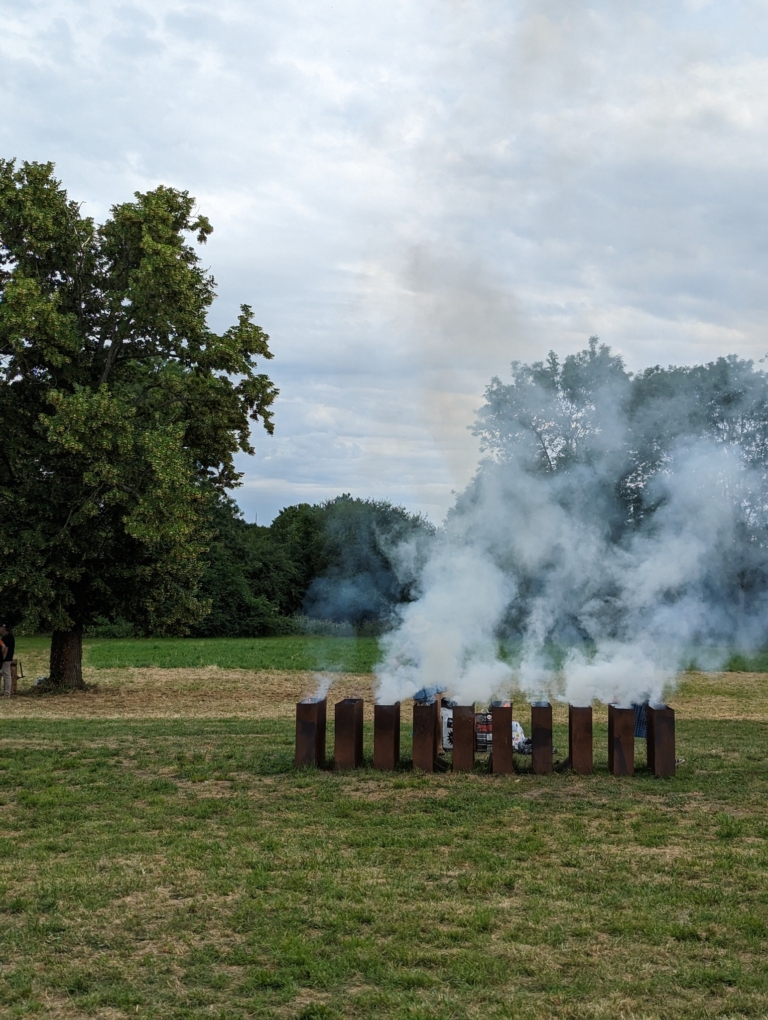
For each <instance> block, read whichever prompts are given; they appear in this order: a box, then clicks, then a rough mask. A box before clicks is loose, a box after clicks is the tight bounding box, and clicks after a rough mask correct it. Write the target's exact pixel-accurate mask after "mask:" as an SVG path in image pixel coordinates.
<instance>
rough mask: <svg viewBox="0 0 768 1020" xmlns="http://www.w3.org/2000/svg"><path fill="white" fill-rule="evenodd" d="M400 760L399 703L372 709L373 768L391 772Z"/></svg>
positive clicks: (376, 706) (377, 706) (375, 706)
mask: <svg viewBox="0 0 768 1020" xmlns="http://www.w3.org/2000/svg"><path fill="white" fill-rule="evenodd" d="M399 760H400V702H399V701H396V702H395V703H394V705H374V707H373V767H374V768H375V769H384V770H386V771H389V772H391V771H392V770H393V769H395V768H397V763H398V761H399Z"/></svg>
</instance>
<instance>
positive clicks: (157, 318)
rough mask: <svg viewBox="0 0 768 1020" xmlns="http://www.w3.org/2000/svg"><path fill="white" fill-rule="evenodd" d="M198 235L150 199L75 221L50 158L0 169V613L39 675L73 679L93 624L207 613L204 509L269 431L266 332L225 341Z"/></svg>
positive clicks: (179, 204)
mask: <svg viewBox="0 0 768 1020" xmlns="http://www.w3.org/2000/svg"><path fill="white" fill-rule="evenodd" d="M211 231H212V227H211V225H210V223H209V222H208V220H207V219H206V218H205V216H203V215H201V214H199V213H197V212H196V210H195V202H194V199H193V198H192V197H191V196H190V195H189V194H188V193H187V192H186V191H178V190H176V189H174V188H169V187H159V188H156V189H155V190H154V191H150V192H147V193H138V192H137V193H136V195H135V196H134V201H132V202H124V203H121V204H118V205H115V206H113V207H112V209H111V214H110V216H109V218H108V219H107V220H106V221H105V222H104V223H102V224H100V225H98V224H96V223H94V221H93V220H92V219H91V218H90V217H87V216H84V215H82V213H81V209H80V206H79V205H78V204H77V203H76V202H74V201H72V200H71V199H70V198H69V197H68V195H67V193H66V191H65V190H64V189H63V188H62V187H61V185H60V183H59V182H58V181H57V180H56V178H55V176H54V167H53V165H52V164H50V163H46V164H39V163H22V164H21V166H19V167H17V166H16V163H15V161H12V160H11V161H5V160H2V161H0V456H1V457H2V475H1V476H0V551H1V554H2V562H0V608H1V610H2V614H3V616H9V617H11V619H15V620H16V621H23V622H24V624H25V625H26V626H27V627H30V628H32V627H39V628H42V627H48V628H52V629H53V632H54V640H53V645H52V653H51V678H52V680H54V681H56V682H60V683H65V684H74V685H78V684H80V683H81V682H82V678H81V671H80V653H79V642H80V640H81V635H82V629H83V626H85V625H88V624H90V623H91V622H93V621H94V620H95V619H96V618H98V617H102V618H103V617H107V618H112V617H123V618H125V619H128V620H130V621H132V622H133V623H134V624H135V625H136V626H137V628H138V629H139V630H144V631H152V632H153V633H184V632H186V631H188V630H189V628H190V627H191V626H192V625H194V624H195V623H196V622H197V621H198V620H200V619H201V618H202V617H203V615H204V614H205V612H206V611H207V609H208V605H207V604H206V601H205V599H204V598H202V597H201V596H200V592H199V581H200V576H201V573H202V570H203V567H204V561H203V560H202V558H201V554H202V553H203V552H204V550H205V548H206V546H207V544H208V542H209V539H210V514H211V505H212V502H214V501H215V500H216V499H217V498H218V497H219V496H220V495H221V494H222V493H223V492H224V490H225V489H228V488H231V487H232V486H233V485H236V484H237V483H238V478H239V474H238V472H237V471H236V469H235V466H234V454H235V453H236V452H238V451H244V452H251V445H250V438H249V436H250V427H251V422H254V421H260V422H261V423H262V424H263V425H264V427H265V428H266V430H267V431H268V432H271V431H272V427H273V426H272V417H271V414H272V412H271V405H272V403H273V401H274V399H275V396H276V395H277V390H276V389H275V387H274V386H273V384H272V382H271V381H270V379H269V378H268V376H267V375H265V374H263V373H262V372H260V371H259V370H258V359H260V358H271V357H272V354H271V352H270V350H269V346H268V339H269V338H268V337H267V335H266V334H265V333H264V332H263V330H262V329H261V328H260V327H259V326H257V325H256V324H255V323H254V321H253V314H252V311H251V308H250V307H249V306H248V305H242V306H241V310H240V315H239V317H238V320H237V322H236V323H235V324H234V325H233V326H232V327H230V328H229V329H228V330H226V331H225V332H224V333H223V334H217V333H214V332H213V331H212V330H211V329H210V328H209V326H208V322H207V313H208V310H209V308H210V306H211V303H212V302H213V299H214V296H215V284H214V280H213V278H212V276H211V275H210V273H209V272H207V271H206V270H205V269H204V268H203V266H202V265H201V262H200V259H199V256H198V254H197V252H196V250H195V248H194V247H193V244H192V241H193V239H194V240H196V241H197V243H198V244H203V243H204V242H205V240H206V238H207V237H208V236H209V235H210V233H211Z"/></svg>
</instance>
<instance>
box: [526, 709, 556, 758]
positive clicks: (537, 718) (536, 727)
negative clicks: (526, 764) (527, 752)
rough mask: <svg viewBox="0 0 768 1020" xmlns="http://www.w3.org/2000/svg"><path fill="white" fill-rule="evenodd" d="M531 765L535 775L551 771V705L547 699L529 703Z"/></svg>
mask: <svg viewBox="0 0 768 1020" xmlns="http://www.w3.org/2000/svg"><path fill="white" fill-rule="evenodd" d="M531 766H532V768H533V771H534V772H535V773H536V775H537V776H544V775H547V773H549V772H551V771H552V706H551V705H550V703H549V702H548V701H538V702H536V703H535V704H533V705H531Z"/></svg>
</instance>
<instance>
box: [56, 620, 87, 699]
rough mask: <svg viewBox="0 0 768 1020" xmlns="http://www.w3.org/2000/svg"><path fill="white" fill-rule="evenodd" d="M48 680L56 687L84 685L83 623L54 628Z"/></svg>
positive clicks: (80, 686) (73, 687) (80, 687)
mask: <svg viewBox="0 0 768 1020" xmlns="http://www.w3.org/2000/svg"><path fill="white" fill-rule="evenodd" d="M50 681H51V683H52V684H56V686H57V687H69V688H72V689H77V688H79V689H80V690H82V689H83V688H84V687H85V684H84V683H83V625H82V623H78V624H76V625H75V626H74V627H73V628H72V630H55V631H54V632H53V638H52V639H51V672H50Z"/></svg>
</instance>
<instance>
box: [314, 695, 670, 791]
mask: <svg viewBox="0 0 768 1020" xmlns="http://www.w3.org/2000/svg"><path fill="white" fill-rule="evenodd" d="M491 713H492V718H493V750H492V752H491V762H490V769H491V772H493V773H495V774H509V773H511V772H513V771H514V759H513V750H514V749H513V746H512V703H511V702H508V701H503V702H501V701H500V702H493V704H492V705H491ZM335 722H336V725H335V734H334V762H335V766H336V768H337V769H354V768H359V767H360V766H361V765H362V763H363V699H362V698H345V699H344V700H343V701H339V702H337V703H336V706H335ZM325 730H326V701H325V699H317V698H308V699H305V700H304V701H300V702H299V703H298V704H297V706H296V767H297V768H298V767H301V766H303V765H318V766H319V765H322V764H323V763H324V762H325ZM475 743H476V735H475V708H474V705H457V706H454V708H453V771H454V772H471V771H472V768H473V766H474V761H475ZM647 744H648V766H649V768H650V769H651V770H652V771H653V772H654V774H655V775H657V776H673V775H674V774H675V713H674V710H673V709H671V708H669V706H667V705H663V706H660V707H656V708H654V707H652V706H649V707H648V709H647ZM441 748H442V734H441V722H440V707H439V703H438V702H437V701H433V702H432V703H431V704H421V703H418V702H415V703H414V705H413V766H414V768H417V769H420V770H421V771H422V772H434V770H435V765H436V763H437V760H438V756H439V754H440V751H441ZM592 748H593V736H592V708H591V707H590V706H586V707H580V706H576V705H569V707H568V763H569V765H570V768H571V769H572V770H573V771H574V772H578V773H580V774H581V775H588V774H589V773H590V772H592V766H593V758H592ZM399 760H400V702H399V701H398V702H396V703H395V704H394V705H376V706H375V707H374V710H373V764H374V768H377V769H384V770H392V769H394V768H395V767H396V766H397V763H398V761H399ZM634 769H635V716H634V710H633V709H632V708H619V707H618V706H616V705H609V706H608V770H609V772H611V773H612V774H613V775H615V776H626V775H631V774H632V773H633V772H634ZM531 770H532V771H533V772H534V773H535V774H536V775H546V774H547V773H550V772H552V770H553V751H552V705H551V704H550V703H549V702H535V703H534V704H532V705H531Z"/></svg>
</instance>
